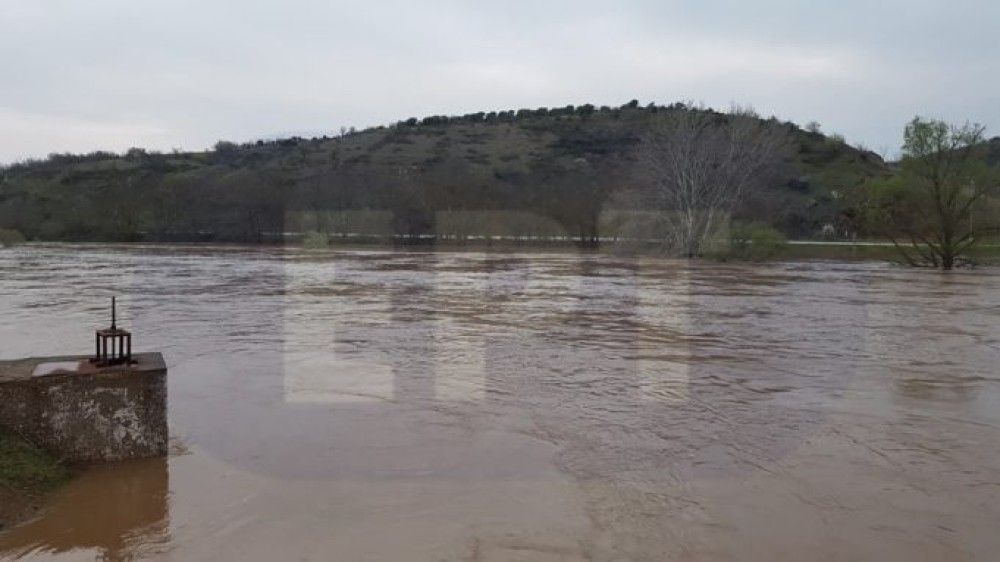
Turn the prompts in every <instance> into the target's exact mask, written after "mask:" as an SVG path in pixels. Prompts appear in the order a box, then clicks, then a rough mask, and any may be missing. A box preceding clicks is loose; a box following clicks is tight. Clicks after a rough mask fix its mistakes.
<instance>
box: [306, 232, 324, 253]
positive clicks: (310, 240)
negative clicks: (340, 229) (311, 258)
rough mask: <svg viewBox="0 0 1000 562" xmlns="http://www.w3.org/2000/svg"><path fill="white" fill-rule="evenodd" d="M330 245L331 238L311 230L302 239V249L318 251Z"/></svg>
mask: <svg viewBox="0 0 1000 562" xmlns="http://www.w3.org/2000/svg"><path fill="white" fill-rule="evenodd" d="M329 245H330V237H329V236H327V235H326V234H325V233H323V232H317V231H315V230H310V231H309V232H306V234H305V236H303V237H302V247H303V248H306V249H309V250H318V249H322V248H326V247H327V246H329Z"/></svg>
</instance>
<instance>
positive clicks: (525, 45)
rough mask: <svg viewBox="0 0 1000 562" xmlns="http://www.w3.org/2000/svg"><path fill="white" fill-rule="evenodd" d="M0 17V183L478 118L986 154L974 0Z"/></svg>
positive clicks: (989, 69)
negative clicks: (37, 166)
mask: <svg viewBox="0 0 1000 562" xmlns="http://www.w3.org/2000/svg"><path fill="white" fill-rule="evenodd" d="M820 4H821V3H820V2H807V1H801V0H800V1H791V0H758V1H756V2H755V1H752V0H732V1H721V0H719V1H711V0H703V1H670V0H659V1H655V0H616V1H614V2H609V1H607V0H602V1H600V2H596V1H590V0H576V1H574V2H562V1H553V2H544V1H543V0H535V1H521V0H512V1H511V0H508V1H505V2H485V1H483V2H474V1H470V0H466V1H457V0H456V1H435V0H425V1H423V2H414V1H399V2H385V1H383V2H380V1H377V0H367V1H362V0H356V1H353V2H340V1H336V0H328V1H310V0H283V1H280V2H279V1H273V2H254V1H252V0H216V1H212V0H198V1H186V0H171V1H169V2H166V1H152V0H150V1H135V0H129V1H124V0H92V1H90V2H80V1H78V0H0V24H2V29H3V32H2V33H0V64H2V69H3V82H2V88H0V162H11V161H16V160H20V159H23V158H26V157H31V156H44V155H46V154H48V153H50V152H65V151H72V152H82V151H91V150H96V149H105V150H116V151H121V150H124V149H127V148H128V147H131V146H141V147H146V148H153V149H160V150H169V149H171V148H181V149H202V148H205V147H208V146H210V145H212V144H214V143H215V141H217V140H219V139H228V140H236V141H245V140H252V139H256V138H261V137H273V136H282V135H291V134H308V135H311V134H322V133H324V132H332V131H336V130H337V129H339V128H340V127H341V126H356V127H359V128H360V127H364V126H368V125H377V124H385V123H391V122H394V121H397V120H399V119H405V118H407V117H411V116H424V115H429V114H461V113H467V112H472V111H478V110H491V109H507V108H514V109H516V108H521V107H541V106H546V107H552V106H561V105H566V104H570V103H573V104H580V103H587V102H590V103H594V104H597V105H602V104H608V105H613V104H622V103H625V102H627V101H628V100H630V99H632V98H637V99H639V100H640V101H641V102H642V103H643V104H645V103H648V102H650V101H656V102H657V103H672V102H674V101H679V100H691V101H701V102H704V103H706V104H708V105H711V106H715V107H720V108H727V107H729V106H730V104H732V103H734V102H735V103H740V104H750V105H753V106H754V107H755V108H757V110H758V111H759V112H760V113H762V114H765V115H772V114H774V115H777V116H778V117H780V118H782V119H787V120H792V121H795V122H798V123H806V122H808V121H811V120H816V121H819V122H820V123H821V124H822V125H823V128H824V130H825V131H827V132H838V133H841V134H843V135H845V136H846V137H847V139H848V140H849V141H850V142H852V143H856V144H857V143H862V144H864V145H866V146H868V147H869V148H872V149H874V150H877V151H880V152H888V153H889V154H890V155H891V154H894V153H895V152H896V151H897V147H898V145H899V143H900V131H901V128H902V126H903V124H904V123H905V122H906V121H907V120H908V119H909V118H911V117H912V116H913V115H915V114H920V115H928V116H935V117H941V118H945V119H948V120H952V121H964V120H966V119H968V120H972V121H978V122H980V123H983V124H985V125H986V126H987V127H988V134H992V135H1000V33H998V29H1000V2H997V1H996V0H950V1H927V0H891V1H884V2H879V1H878V0H870V1H861V0H840V1H836V2H834V1H829V2H823V3H822V4H823V5H822V6H821V5H820Z"/></svg>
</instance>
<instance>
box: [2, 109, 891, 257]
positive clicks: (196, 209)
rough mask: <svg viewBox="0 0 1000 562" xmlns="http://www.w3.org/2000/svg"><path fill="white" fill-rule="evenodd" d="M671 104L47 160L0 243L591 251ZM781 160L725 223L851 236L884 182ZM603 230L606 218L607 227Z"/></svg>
mask: <svg viewBox="0 0 1000 562" xmlns="http://www.w3.org/2000/svg"><path fill="white" fill-rule="evenodd" d="M687 111H699V112H710V113H712V115H715V116H717V118H718V119H720V120H725V119H727V114H726V113H717V112H713V111H711V110H707V109H701V108H693V107H690V106H686V105H683V104H674V105H672V106H666V107H664V106H656V105H652V104H651V105H649V106H641V105H640V104H639V103H638V102H635V101H633V102H630V103H628V104H626V105H624V106H621V107H616V108H610V107H601V108H597V107H594V106H591V105H583V106H578V107H574V106H567V107H564V108H557V109H546V108H541V109H537V110H520V111H501V112H490V113H475V114H469V115H464V116H460V117H444V116H432V117H427V118H423V119H416V118H413V119H409V120H406V121H401V122H399V123H397V124H394V125H391V126H385V127H375V128H371V129H367V130H363V131H356V132H355V131H352V132H345V134H343V135H341V136H338V137H322V138H312V139H303V138H288V139H282V140H275V141H257V142H251V143H245V144H234V143H229V142H219V143H218V144H217V145H216V146H215V148H214V150H210V151H206V152H174V153H154V152H146V151H144V150H141V149H132V150H129V151H128V152H127V153H126V154H123V155H116V154H111V153H105V152H96V153H92V154H87V155H71V154H53V155H51V156H50V157H49V158H47V159H45V160H41V161H28V162H23V163H18V164H14V165H10V166H7V167H5V168H3V169H2V170H0V228H5V229H11V230H16V231H19V232H20V233H22V234H23V235H24V236H25V237H27V238H28V239H35V240H108V241H136V240H150V241H239V242H263V241H268V240H274V239H275V238H276V237H278V236H279V234H280V233H282V232H306V231H320V232H329V233H334V234H336V233H341V234H343V233H346V232H353V233H360V234H366V233H368V234H395V235H406V236H426V235H445V236H448V235H463V236H464V235H476V234H484V235H490V234H498V233H501V234H510V235H556V234H564V235H568V236H574V237H580V238H582V239H585V240H593V241H596V239H597V237H598V236H604V235H605V234H606V233H607V232H608V229H611V228H613V227H614V220H613V217H614V216H616V213H624V212H635V211H641V210H643V209H642V205H641V204H639V203H636V201H638V200H639V199H637V198H635V197H629V196H628V194H630V193H633V192H636V191H641V190H642V189H643V188H644V182H645V176H644V172H643V170H642V166H641V165H640V160H639V159H637V158H636V149H637V147H638V146H639V145H640V144H641V143H642V142H643V139H644V138H645V136H646V134H647V132H648V131H649V130H650V128H651V127H655V126H656V124H657V122H658V121H660V120H662V119H664V118H666V117H667V116H669V115H670V114H671V112H687ZM765 122H766V123H767V125H768V126H769V127H774V128H776V129H781V130H783V131H786V132H787V134H788V138H789V139H790V150H789V152H788V154H787V155H786V156H784V157H783V161H782V162H781V165H780V167H779V168H778V169H777V170H775V172H774V174H773V177H769V178H767V181H766V182H763V183H762V185H761V186H760V187H757V188H756V189H754V190H753V191H752V192H750V193H746V194H745V195H744V197H743V198H742V202H741V204H740V205H739V207H738V208H737V210H736V213H735V214H736V218H739V219H743V220H745V221H747V222H754V223H764V224H767V225H771V226H773V227H775V228H776V229H777V230H779V231H781V232H782V233H783V234H784V235H786V236H788V237H792V238H813V237H818V236H821V235H825V236H827V237H846V236H853V235H854V234H856V233H857V230H858V228H859V227H858V224H857V223H856V221H855V216H856V213H855V211H854V209H853V207H852V203H851V201H852V198H851V196H850V194H851V192H852V190H853V189H854V188H856V187H857V186H858V185H860V184H862V183H863V182H864V181H865V180H866V179H867V178H871V177H874V176H878V175H881V174H885V173H887V172H888V169H889V168H888V166H887V165H886V164H885V163H884V162H883V161H882V160H881V158H879V157H878V156H877V155H875V154H874V153H872V152H868V151H865V150H859V149H856V148H853V147H851V146H848V145H846V144H844V142H843V141H842V140H840V139H838V138H832V137H827V136H825V135H823V134H821V133H819V132H818V130H817V129H815V128H813V129H812V131H806V130H803V129H801V128H799V127H798V126H796V125H794V124H792V123H787V122H780V121H778V120H777V119H774V118H772V119H770V120H766V121H765ZM609 217H612V218H609Z"/></svg>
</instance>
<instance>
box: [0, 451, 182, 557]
mask: <svg viewBox="0 0 1000 562" xmlns="http://www.w3.org/2000/svg"><path fill="white" fill-rule="evenodd" d="M168 480H169V477H168V475H167V461H166V460H165V459H150V460H142V461H129V462H123V463H116V464H112V465H107V466H99V467H95V468H92V469H90V470H87V471H85V472H83V474H82V475H81V476H80V477H79V478H77V479H75V480H73V481H72V482H71V483H70V484H69V485H68V486H66V487H65V488H64V489H62V490H60V491H59V492H58V493H57V494H56V495H55V497H54V498H53V500H52V502H51V504H50V505H49V506H48V507H47V508H46V510H45V512H44V513H43V514H42V516H41V517H38V518H37V519H35V520H34V521H30V522H28V523H26V524H24V525H22V526H20V527H17V528H15V529H13V530H11V531H9V532H7V533H5V534H2V535H0V549H2V550H3V551H4V552H6V553H7V555H9V556H11V557H14V558H19V557H55V556H57V555H59V556H61V557H64V558H67V559H77V560H94V559H101V560H135V559H139V558H142V557H145V556H149V555H150V554H153V553H156V552H157V549H158V548H160V547H162V546H164V545H166V544H167V543H168V542H169V539H170V536H169V511H168V508H167V495H168V490H169V482H168Z"/></svg>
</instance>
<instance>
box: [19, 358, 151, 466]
mask: <svg viewBox="0 0 1000 562" xmlns="http://www.w3.org/2000/svg"><path fill="white" fill-rule="evenodd" d="M136 357H137V358H138V360H139V363H138V364H137V365H133V366H129V367H127V368H126V367H117V368H109V369H100V370H93V369H92V370H91V372H65V373H60V372H57V373H54V374H48V375H45V376H31V375H30V369H31V368H33V366H34V367H37V366H38V365H40V364H44V363H43V362H44V361H45V360H44V359H34V360H30V362H26V363H24V364H23V365H22V366H21V367H20V369H21V370H22V371H23V370H28V371H29V374H28V375H25V374H24V373H20V375H21V376H7V377H5V378H0V427H4V428H6V429H8V430H12V431H15V432H17V433H19V434H21V435H22V436H24V437H25V438H27V439H29V440H31V441H32V442H34V443H35V444H36V445H38V446H40V447H43V448H45V449H47V450H49V451H50V452H52V453H53V454H55V455H57V456H59V457H61V458H63V459H65V460H68V461H110V460H122V459H130V458H143V457H155V456H160V455H165V454H166V453H167V439H168V432H167V380H166V377H167V370H166V366H165V365H164V363H163V358H162V357H161V356H160V354H158V353H152V354H140V355H137V356H136ZM51 359H56V360H60V361H65V360H66V359H79V358H51ZM81 364H82V363H81ZM8 371H9V370H8Z"/></svg>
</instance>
